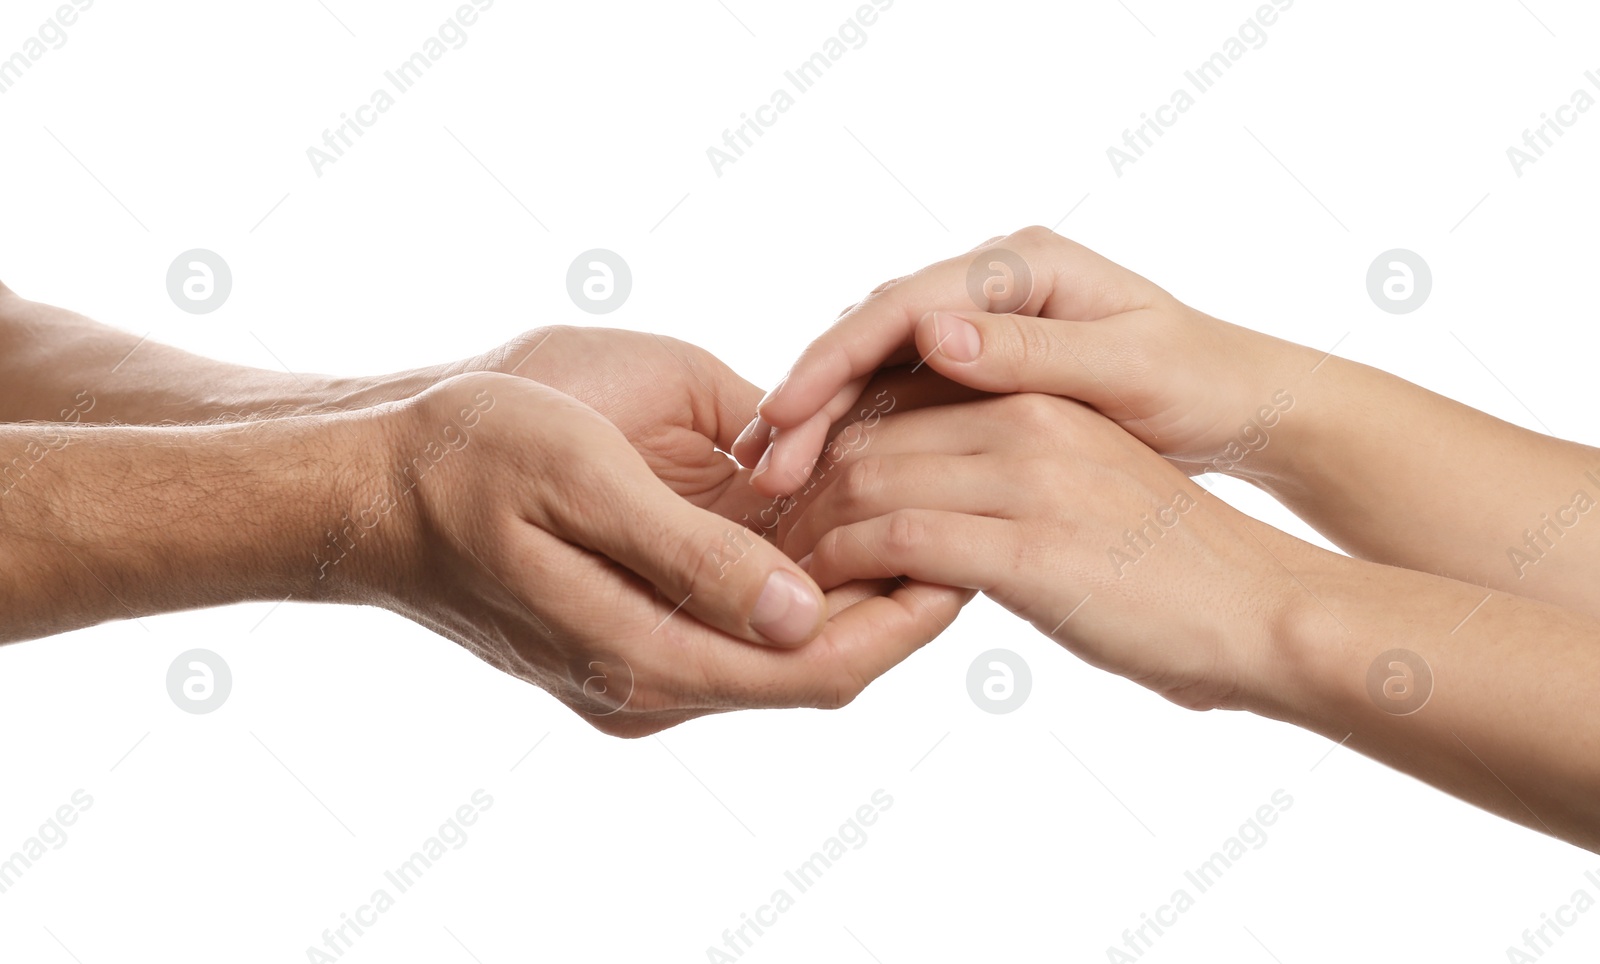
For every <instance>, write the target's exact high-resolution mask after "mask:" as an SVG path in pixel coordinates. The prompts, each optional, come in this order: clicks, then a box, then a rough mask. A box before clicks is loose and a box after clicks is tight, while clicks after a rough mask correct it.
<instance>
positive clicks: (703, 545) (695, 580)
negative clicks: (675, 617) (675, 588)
mask: <svg viewBox="0 0 1600 964" xmlns="http://www.w3.org/2000/svg"><path fill="white" fill-rule="evenodd" d="M731 525H732V524H731V523H730V526H731ZM729 541H730V533H728V532H720V533H712V532H706V531H701V530H696V531H695V532H693V533H691V534H689V535H685V536H682V537H680V538H679V540H678V543H677V545H676V546H674V547H673V548H672V549H671V550H670V551H669V553H668V555H667V560H668V562H669V563H670V565H671V566H672V569H671V571H672V572H674V573H676V574H677V576H678V579H679V580H680V585H679V588H680V589H681V590H682V591H683V593H684V594H685V596H686V597H687V596H690V595H693V596H700V597H707V596H708V595H710V594H711V593H713V592H714V590H715V588H716V585H717V583H718V582H720V581H721V580H722V578H723V576H724V575H726V574H727V572H728V570H729V569H730V568H731V566H730V565H729V558H730V556H731V553H730V551H729V546H728V543H729ZM682 601H683V600H682V599H672V600H668V605H677V604H679V603H680V602H682Z"/></svg>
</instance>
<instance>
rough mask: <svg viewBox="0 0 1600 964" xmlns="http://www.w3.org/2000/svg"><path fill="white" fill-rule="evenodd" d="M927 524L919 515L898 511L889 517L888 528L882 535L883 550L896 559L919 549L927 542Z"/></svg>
mask: <svg viewBox="0 0 1600 964" xmlns="http://www.w3.org/2000/svg"><path fill="white" fill-rule="evenodd" d="M927 536H928V523H927V520H926V519H924V518H923V517H922V515H921V514H920V513H917V512H914V511H912V510H909V509H898V510H896V511H895V512H894V513H893V514H892V515H890V516H889V527H888V530H887V531H886V532H885V533H884V548H886V549H887V550H889V552H890V553H892V554H893V555H895V556H897V557H902V556H904V555H908V554H910V553H913V552H915V551H916V550H917V549H919V548H920V547H921V546H922V545H923V543H924V542H925V541H926V540H927Z"/></svg>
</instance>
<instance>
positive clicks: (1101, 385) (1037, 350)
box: [916, 310, 1140, 418]
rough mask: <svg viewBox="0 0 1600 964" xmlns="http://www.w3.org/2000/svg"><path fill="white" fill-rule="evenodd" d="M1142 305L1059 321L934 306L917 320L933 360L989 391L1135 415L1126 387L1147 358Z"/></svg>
mask: <svg viewBox="0 0 1600 964" xmlns="http://www.w3.org/2000/svg"><path fill="white" fill-rule="evenodd" d="M1139 322H1140V317H1139V314H1138V313H1137V312H1135V313H1132V314H1129V315H1120V316H1117V317H1114V318H1107V319H1104V320H1102V321H1059V320H1056V319H1054V318H1036V317H1034V316H1032V315H1014V314H1013V315H997V314H989V313H988V312H982V311H965V310H962V311H932V312H929V313H928V314H927V315H926V316H924V317H923V318H922V320H921V321H920V322H918V323H917V330H916V340H917V347H918V349H919V350H921V351H922V352H923V357H925V358H927V360H928V367H929V368H931V369H933V370H934V371H937V372H938V373H939V374H940V375H943V376H944V377H946V378H949V379H952V380H954V381H957V382H960V383H961V384H963V385H968V386H970V387H972V388H975V389H980V390H982V391H986V392H1000V393H1013V392H1040V393H1044V394H1048V395H1063V396H1066V397H1068V398H1076V399H1078V400H1080V401H1084V402H1088V403H1089V404H1090V405H1093V406H1094V407H1096V408H1098V409H1100V410H1101V412H1103V413H1104V414H1106V415H1108V416H1110V417H1112V418H1130V417H1132V415H1133V413H1132V412H1131V411H1129V410H1128V409H1127V406H1126V403H1125V400H1124V399H1123V397H1122V394H1123V393H1126V392H1128V391H1129V381H1130V378H1131V377H1132V376H1133V375H1135V374H1136V367H1137V366H1138V364H1139V360H1138V355H1137V353H1136V351H1135V346H1136V345H1137V344H1138V343H1139V341H1140V339H1139V337H1138V336H1137V335H1136V334H1133V333H1130V331H1129V329H1130V327H1131V326H1136V325H1138V324H1139Z"/></svg>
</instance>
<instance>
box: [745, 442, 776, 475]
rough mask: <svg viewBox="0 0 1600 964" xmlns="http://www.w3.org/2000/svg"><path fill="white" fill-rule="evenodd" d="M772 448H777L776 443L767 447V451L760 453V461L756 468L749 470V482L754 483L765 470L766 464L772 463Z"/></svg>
mask: <svg viewBox="0 0 1600 964" xmlns="http://www.w3.org/2000/svg"><path fill="white" fill-rule="evenodd" d="M774 448H777V443H776V442H774V443H773V444H771V445H768V446H767V450H766V451H765V452H762V453H761V461H759V462H757V463H756V467H755V468H753V469H751V470H750V481H752V482H754V481H755V480H756V478H757V477H758V476H759V475H761V473H763V472H765V471H766V470H767V466H768V464H769V463H771V462H772V450H773V449H774Z"/></svg>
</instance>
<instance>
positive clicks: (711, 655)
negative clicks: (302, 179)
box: [682, 580, 973, 709]
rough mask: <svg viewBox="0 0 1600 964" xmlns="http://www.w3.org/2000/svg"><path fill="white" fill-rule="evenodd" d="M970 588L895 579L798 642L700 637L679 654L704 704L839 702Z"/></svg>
mask: <svg viewBox="0 0 1600 964" xmlns="http://www.w3.org/2000/svg"><path fill="white" fill-rule="evenodd" d="M972 595H973V594H972V593H971V592H970V591H967V590H963V589H952V588H949V587H947V586H933V585H925V584H923V583H919V582H915V581H912V580H899V581H897V582H896V583H895V588H894V589H893V590H892V591H890V592H888V593H887V594H884V595H877V596H873V597H871V598H868V599H865V600H864V601H862V602H858V603H856V604H854V605H852V606H850V607H849V608H847V609H845V610H843V611H842V612H840V613H838V614H837V615H836V616H834V617H833V618H832V619H830V620H828V623H827V626H826V627H825V628H824V629H823V631H822V635H820V636H818V637H817V638H816V639H814V640H812V641H811V643H809V644H807V645H806V646H802V647H800V648H799V649H791V650H778V649H772V648H760V647H753V646H744V647H735V646H729V645H727V643H726V641H724V642H723V643H721V644H718V643H717V641H715V640H713V639H697V640H694V641H692V642H691V643H690V644H689V646H688V647H687V650H686V652H684V653H683V654H682V659H683V660H684V661H685V662H686V663H687V664H688V666H687V667H686V671H688V672H692V673H693V674H694V676H695V678H697V679H699V680H702V681H704V682H703V685H702V689H701V694H702V695H701V696H700V697H699V699H698V702H700V703H701V704H702V705H704V706H720V707H732V706H738V707H795V706H803V707H819V708H829V709H836V708H838V707H840V706H843V705H845V704H846V703H849V702H850V701H851V700H852V699H854V698H855V697H856V696H857V695H859V694H860V693H861V691H862V690H863V689H865V688H866V686H867V684H869V683H871V682H872V681H873V680H875V679H877V678H878V677H879V676H882V675H883V674H884V673H886V672H888V671H889V670H890V669H892V668H893V667H894V666H896V665H898V664H899V663H901V662H902V661H904V660H905V659H906V657H908V656H910V655H911V654H912V653H914V652H916V651H917V650H918V649H921V648H922V647H923V646H924V645H926V644H927V643H928V642H929V641H930V640H932V639H933V638H934V637H935V636H938V635H939V634H940V633H941V632H943V631H944V630H945V629H946V628H948V627H949V626H950V624H951V623H952V622H954V621H955V618H956V616H957V615H959V614H960V612H961V607H962V606H964V605H966V603H967V602H968V601H970V600H971V599H972Z"/></svg>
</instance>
